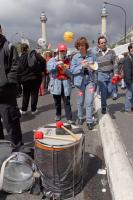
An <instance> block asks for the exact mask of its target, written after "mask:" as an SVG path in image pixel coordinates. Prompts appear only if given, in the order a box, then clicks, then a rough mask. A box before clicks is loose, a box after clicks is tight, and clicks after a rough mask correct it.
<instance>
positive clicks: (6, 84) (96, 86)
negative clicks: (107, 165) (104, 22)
mask: <svg viewBox="0 0 133 200" xmlns="http://www.w3.org/2000/svg"><path fill="white" fill-rule="evenodd" d="M75 48H76V50H77V51H76V53H74V54H72V55H71V56H69V57H68V56H67V46H66V45H65V44H63V43H61V44H59V45H58V46H57V50H56V55H55V54H53V52H52V50H49V51H45V52H43V53H42V55H41V53H38V52H37V51H36V50H30V49H29V45H28V44H26V43H23V44H21V54H20V56H18V53H17V50H16V48H15V47H14V46H13V45H12V44H11V43H10V42H8V41H7V39H6V37H5V36H4V35H3V33H2V28H1V26H0V139H4V132H3V124H4V126H5V128H6V130H7V133H8V135H9V137H10V140H11V141H12V143H13V144H14V145H15V146H16V147H17V146H19V145H22V144H23V141H22V131H21V126H20V117H21V115H23V114H26V113H27V111H28V105H29V100H30V98H31V114H36V113H37V111H38V110H37V103H38V96H39V95H44V94H45V92H44V87H45V88H46V89H48V90H49V92H50V93H51V94H52V96H53V99H54V105H55V119H54V120H55V121H59V120H61V117H62V108H61V105H62V104H61V101H62V100H63V103H64V104H63V105H64V109H65V116H66V120H67V123H69V124H74V123H75V122H74V121H73V116H72V109H71V91H72V89H73V88H74V92H75V98H76V101H77V124H79V125H82V124H83V122H84V113H83V108H84V103H85V110H86V125H87V127H88V129H89V130H92V129H93V128H94V126H95V125H96V120H95V118H94V115H93V112H94V97H95V93H97V94H98V95H100V99H101V113H102V114H106V112H107V99H108V97H110V96H112V98H113V100H115V99H117V93H118V82H117V83H115V84H114V83H112V79H113V78H114V77H115V78H117V77H118V75H120V74H122V75H123V77H122V78H121V82H122V86H123V88H124V89H125V88H126V95H125V112H128V113H133V44H132V43H131V44H129V46H128V54H127V55H126V56H124V55H123V57H117V56H116V54H115V52H114V50H112V49H110V48H108V45H107V39H106V37H105V36H100V37H99V38H98V40H97V48H96V49H95V51H93V49H91V48H90V46H89V42H88V41H87V39H86V38H85V37H79V38H78V39H77V40H76V41H75ZM20 85H22V107H21V108H20V109H19V108H18V106H17V91H18V88H19V87H20Z"/></svg>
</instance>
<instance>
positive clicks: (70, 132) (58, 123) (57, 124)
mask: <svg viewBox="0 0 133 200" xmlns="http://www.w3.org/2000/svg"><path fill="white" fill-rule="evenodd" d="M56 127H57V128H63V129H64V130H65V131H66V132H68V133H69V134H70V135H71V136H72V137H73V138H75V139H76V140H80V138H79V137H78V136H77V135H75V134H74V133H73V132H72V131H70V130H69V129H67V128H66V127H65V126H64V125H63V122H62V121H58V122H56Z"/></svg>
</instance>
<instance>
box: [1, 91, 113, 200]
mask: <svg viewBox="0 0 133 200" xmlns="http://www.w3.org/2000/svg"><path fill="white" fill-rule="evenodd" d="M71 102H72V110H73V118H74V120H76V101H75V94H74V89H73V93H72V99H71ZM18 104H19V107H20V106H21V98H19V99H18ZM38 110H39V111H38V113H37V114H36V115H35V116H33V115H31V112H30V106H29V112H28V113H27V114H26V115H24V116H22V117H21V126H22V132H23V139H24V142H26V143H27V142H30V141H33V130H34V129H36V128H38V127H42V126H43V125H45V124H48V123H53V122H54V117H55V110H54V104H53V98H52V96H51V95H49V94H46V95H45V96H41V97H39V102H38ZM62 119H63V120H64V121H65V118H64V110H63V113H62ZM82 128H83V130H84V132H85V168H84V188H83V190H82V191H81V192H80V193H79V194H78V195H76V196H75V197H71V198H69V200H72V199H76V200H111V199H112V198H111V194H110V190H109V186H108V181H107V176H106V175H103V174H98V173H97V171H98V169H104V168H105V167H106V166H105V163H104V157H103V151H102V146H101V141H100V138H99V134H98V126H97V127H96V129H95V130H93V131H88V129H87V127H86V123H85V122H84V124H83V126H82ZM103 189H105V190H104V191H103ZM41 198H42V194H40V195H39V196H36V195H31V194H30V193H29V192H25V193H22V194H7V193H4V192H1V193H0V200H24V199H25V200H41Z"/></svg>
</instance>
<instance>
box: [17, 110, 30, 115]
mask: <svg viewBox="0 0 133 200" xmlns="http://www.w3.org/2000/svg"><path fill="white" fill-rule="evenodd" d="M19 111H20V113H21V115H25V114H26V113H27V112H28V111H27V110H26V111H23V110H21V109H20V110H19Z"/></svg>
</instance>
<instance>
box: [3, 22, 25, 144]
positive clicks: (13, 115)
mask: <svg viewBox="0 0 133 200" xmlns="http://www.w3.org/2000/svg"><path fill="white" fill-rule="evenodd" d="M17 73H18V54H17V51H16V49H15V47H14V46H12V45H11V44H10V43H9V42H8V41H7V39H6V38H5V36H4V35H3V34H2V29H1V25H0V139H4V132H3V124H2V121H3V123H4V126H5V128H6V130H7V133H8V135H9V137H10V140H11V141H12V143H13V144H14V145H15V146H19V145H21V144H22V132H21V127H20V120H19V118H20V116H21V115H20V112H19V109H18V106H17V101H16V94H17V84H18V80H17Z"/></svg>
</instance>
